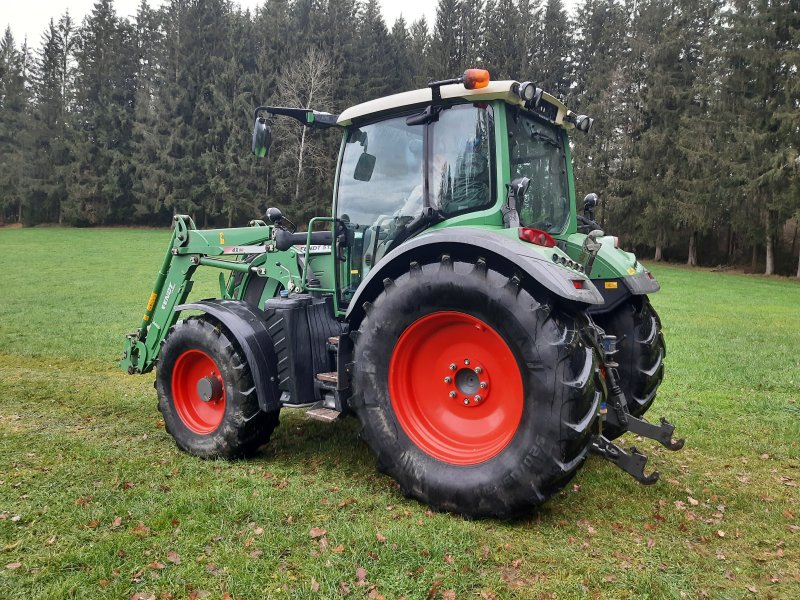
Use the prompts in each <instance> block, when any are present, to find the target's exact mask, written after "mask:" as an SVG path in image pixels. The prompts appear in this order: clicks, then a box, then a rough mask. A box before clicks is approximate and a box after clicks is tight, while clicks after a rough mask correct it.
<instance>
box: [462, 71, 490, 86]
mask: <svg viewBox="0 0 800 600" xmlns="http://www.w3.org/2000/svg"><path fill="white" fill-rule="evenodd" d="M463 79H464V87H465V88H467V89H468V90H478V89H480V88H485V87H486V86H487V85H489V71H487V70H486V69H467V70H466V71H464V77H463Z"/></svg>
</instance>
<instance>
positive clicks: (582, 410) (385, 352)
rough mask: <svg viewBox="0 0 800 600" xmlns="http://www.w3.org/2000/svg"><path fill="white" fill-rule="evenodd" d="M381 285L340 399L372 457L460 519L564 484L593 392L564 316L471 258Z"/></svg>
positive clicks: (529, 500) (589, 355)
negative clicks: (344, 398) (348, 398)
mask: <svg viewBox="0 0 800 600" xmlns="http://www.w3.org/2000/svg"><path fill="white" fill-rule="evenodd" d="M384 283H385V284H386V289H385V291H384V292H383V293H382V294H381V295H380V296H379V297H378V298H377V299H376V300H375V302H374V305H373V306H372V307H371V309H370V310H369V313H368V316H367V318H366V319H365V320H364V321H363V322H362V323H361V326H360V329H359V334H358V336H357V339H356V345H355V363H356V372H355V377H354V392H355V394H354V397H353V400H352V404H353V406H354V408H355V410H356V412H357V414H358V416H359V418H360V420H361V422H362V425H363V430H362V436H363V438H364V439H365V440H366V442H367V443H368V444H369V445H370V446H371V448H372V449H373V451H374V452H375V453H376V455H377V457H378V467H379V469H381V470H382V471H384V472H386V473H388V474H389V475H390V476H392V477H393V478H394V479H396V480H397V481H398V483H399V484H400V487H401V490H402V491H403V493H404V494H406V495H407V496H411V497H414V498H417V499H419V500H421V501H423V502H425V503H427V504H429V505H430V506H432V507H434V508H436V509H438V510H447V511H451V512H456V513H460V514H464V515H468V516H472V517H483V516H496V517H509V516H513V515H516V514H519V513H521V512H524V511H525V510H528V509H530V508H531V507H533V506H536V505H538V504H541V503H542V502H544V501H545V500H547V499H548V498H550V497H551V496H552V495H554V494H555V493H557V492H558V491H559V490H560V489H561V488H563V486H564V485H566V483H567V482H568V481H569V480H570V479H571V478H572V477H573V476H574V475H575V473H576V472H577V470H578V469H579V468H580V466H581V465H582V464H583V461H584V458H585V456H586V452H587V448H588V444H589V436H590V434H591V429H592V426H593V424H594V422H595V417H596V414H597V406H598V401H599V394H598V393H597V391H596V390H595V381H594V376H595V359H594V354H593V352H592V350H591V349H590V348H589V347H587V346H586V345H585V344H584V343H583V342H582V341H581V339H580V336H579V335H578V334H577V332H576V330H577V326H576V321H575V320H574V319H573V318H572V317H570V316H568V315H567V314H565V313H562V312H561V311H559V310H558V309H557V308H555V307H554V306H553V305H552V304H551V303H550V302H548V300H547V298H546V297H545V296H544V295H543V294H542V293H541V292H532V291H531V290H529V289H526V288H525V286H521V285H520V283H521V282H520V279H519V278H517V277H515V276H514V275H513V274H511V276H509V275H507V274H503V273H501V272H500V271H499V270H493V269H491V268H488V266H487V264H486V262H485V261H484V260H483V259H478V260H477V261H474V262H472V261H451V259H450V257H447V256H445V257H443V258H442V261H441V262H435V263H429V264H424V265H421V266H419V265H416V264H413V265H412V269H411V270H410V272H408V273H406V274H404V275H401V276H400V277H399V278H397V280H396V281H394V282H389V281H388V280H387V281H385V282H384Z"/></svg>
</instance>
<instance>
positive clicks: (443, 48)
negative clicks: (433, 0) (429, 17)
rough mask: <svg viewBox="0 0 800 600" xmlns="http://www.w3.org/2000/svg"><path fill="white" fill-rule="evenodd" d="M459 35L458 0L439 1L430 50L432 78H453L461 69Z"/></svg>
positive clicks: (459, 15) (459, 11)
mask: <svg viewBox="0 0 800 600" xmlns="http://www.w3.org/2000/svg"><path fill="white" fill-rule="evenodd" d="M461 33H462V32H461V2H460V0H439V2H438V4H437V5H436V22H435V23H434V25H433V36H432V38H431V49H430V55H431V68H432V70H433V72H434V75H433V78H435V79H445V78H448V77H455V76H456V74H457V73H458V72H459V70H460V69H461V67H462V64H463V62H464V60H463V58H462V55H461V51H462V49H463V43H462V40H461Z"/></svg>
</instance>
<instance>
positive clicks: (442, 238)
mask: <svg viewBox="0 0 800 600" xmlns="http://www.w3.org/2000/svg"><path fill="white" fill-rule="evenodd" d="M443 253H455V255H456V256H457V257H458V258H461V256H463V257H465V258H477V257H479V256H483V257H485V258H487V259H488V258H490V257H491V256H495V257H498V258H500V259H501V260H502V261H503V262H506V263H510V264H512V265H514V267H515V268H516V269H518V270H520V271H521V272H522V273H523V274H524V275H527V276H528V277H530V278H531V279H533V280H534V281H536V282H537V283H538V284H539V285H541V286H542V287H544V288H546V289H547V290H548V291H549V292H551V293H552V294H554V295H555V296H558V297H560V298H563V299H564V300H568V301H570V302H577V303H581V304H588V305H593V304H602V303H603V296H602V295H601V294H600V292H599V291H598V290H597V288H596V287H595V286H594V284H593V283H592V282H591V281H590V280H589V279H588V278H587V277H586V276H584V275H581V274H578V273H576V272H574V271H570V270H568V269H565V268H562V267H560V266H558V265H556V264H554V263H553V262H552V261H551V260H548V259H546V258H543V257H542V255H541V247H540V246H533V245H531V244H525V243H518V244H517V243H514V244H509V238H508V237H506V236H502V235H498V234H497V233H494V232H493V231H491V230H486V229H478V228H473V227H448V228H446V229H437V230H434V231H431V232H428V233H425V234H423V235H420V236H418V237H415V238H413V239H411V240H409V241H407V242H404V243H403V244H401V245H400V246H398V247H397V248H395V249H394V250H392V251H391V252H389V254H387V255H386V256H384V257H383V259H381V261H380V262H379V263H378V264H377V265H376V266H375V267H373V269H372V270H371V271H370V272H369V274H368V275H367V276H366V278H365V279H364V281H363V282H362V284H361V286H359V289H358V291H357V292H356V294H355V296H354V297H353V299H352V300H351V301H350V304H349V308H348V310H347V315H346V318H347V319H348V320H351V322H352V321H353V320H356V321H357V320H359V319H360V317H361V315H362V311H363V303H364V302H365V301H367V300H372V299H373V298H375V297H377V295H378V293H380V289H382V288H383V280H384V279H385V278H387V277H389V278H395V277H397V276H399V275H400V274H402V273H404V272H406V271H407V270H408V265H409V261H410V260H417V261H420V260H421V259H422V260H425V259H428V258H433V259H438V258H439V256H440V255H441V254H443ZM575 279H582V280H584V286H583V288H581V289H576V288H575V285H574V283H573V280H575Z"/></svg>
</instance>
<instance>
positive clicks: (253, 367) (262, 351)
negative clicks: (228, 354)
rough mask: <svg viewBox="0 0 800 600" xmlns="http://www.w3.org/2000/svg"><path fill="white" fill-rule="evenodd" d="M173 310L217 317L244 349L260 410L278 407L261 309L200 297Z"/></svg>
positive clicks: (274, 356) (268, 338) (271, 354)
mask: <svg viewBox="0 0 800 600" xmlns="http://www.w3.org/2000/svg"><path fill="white" fill-rule="evenodd" d="M175 310H176V312H177V311H181V310H199V311H202V312H204V313H207V314H209V315H211V316H212V317H214V318H216V319H218V320H219V321H220V322H221V323H222V324H223V325H224V326H225V327H226V328H227V329H228V331H230V332H231V334H232V335H233V337H234V338H235V339H236V342H237V343H238V344H239V347H240V348H241V349H242V352H244V356H245V359H246V360H247V364H248V365H250V372H251V373H252V374H253V381H254V382H255V384H256V394H257V395H258V404H259V406H260V407H261V410H263V411H265V412H272V411H276V410H278V409H279V408H280V392H279V390H278V379H277V376H276V374H277V368H278V367H277V364H278V359H277V354H276V353H275V346H274V345H273V343H272V337H271V336H270V334H269V331H268V330H267V325H266V315H265V313H264V312H263V311H261V310H259V309H258V308H256V307H254V306H252V305H251V304H248V303H247V302H241V301H238V300H200V301H199V302H193V303H190V304H181V305H180V306H176V307H175Z"/></svg>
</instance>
